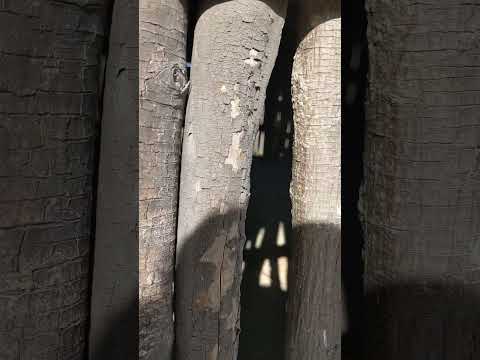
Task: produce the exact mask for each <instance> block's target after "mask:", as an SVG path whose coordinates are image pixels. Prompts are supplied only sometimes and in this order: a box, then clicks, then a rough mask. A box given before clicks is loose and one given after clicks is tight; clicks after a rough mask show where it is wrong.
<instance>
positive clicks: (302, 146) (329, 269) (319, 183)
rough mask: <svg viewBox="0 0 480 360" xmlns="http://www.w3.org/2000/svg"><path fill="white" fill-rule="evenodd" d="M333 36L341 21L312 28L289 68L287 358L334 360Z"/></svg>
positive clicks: (337, 147)
mask: <svg viewBox="0 0 480 360" xmlns="http://www.w3.org/2000/svg"><path fill="white" fill-rule="evenodd" d="M340 31H341V20H340V18H331V19H330V20H327V21H325V22H323V23H321V24H319V25H317V26H316V27H315V28H314V29H313V30H312V31H310V32H309V33H308V34H307V35H306V36H305V38H304V39H303V41H302V42H301V43H300V45H299V46H298V48H297V51H296V54H295V59H294V63H293V71H292V100H293V110H294V124H295V127H294V129H295V132H294V145H293V167H292V182H291V186H290V194H291V198H292V223H293V227H294V231H293V244H292V257H291V271H290V274H289V276H290V281H289V284H290V287H289V295H288V305H287V308H288V314H287V343H286V354H287V359H291V360H297V359H299V360H307V359H311V360H314V359H315V360H324V359H325V360H326V359H329V360H333V359H340V357H341V325H342V324H341V286H340V281H341V279H340V275H341V270H340V268H341V236H340V232H341V230H340V226H341V209H340V207H341V201H340V200H341V197H340V196H341V195H340V187H341V177H340V160H341V137H340V132H341V121H340V116H341V113H340V106H341V105H340V63H341V59H340V53H341V47H340V45H341V41H340Z"/></svg>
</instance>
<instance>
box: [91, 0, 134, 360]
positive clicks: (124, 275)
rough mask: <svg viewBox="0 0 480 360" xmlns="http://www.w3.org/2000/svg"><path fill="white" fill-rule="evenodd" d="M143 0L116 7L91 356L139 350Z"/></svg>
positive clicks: (121, 1)
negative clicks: (140, 33)
mask: <svg viewBox="0 0 480 360" xmlns="http://www.w3.org/2000/svg"><path fill="white" fill-rule="evenodd" d="M138 70H139V67H138V3H137V2H135V1H133V2H132V1H129V0H116V1H115V4H114V8H113V15H112V27H111V33H110V43H109V55H108V61H107V71H106V77H105V95H104V103H103V117H102V129H101V132H102V133H101V146H100V160H99V177H98V190H97V191H98V196H97V218H96V219H97V220H96V234H95V259H94V269H93V273H94V274H93V289H92V309H91V329H90V349H89V353H90V358H89V359H90V360H104V359H135V358H137V357H138V344H137V341H138V212H139V209H138V204H139V201H138V200H139V198H138V193H139V188H138V166H139V157H138V153H139V152H138V91H139V84H138Z"/></svg>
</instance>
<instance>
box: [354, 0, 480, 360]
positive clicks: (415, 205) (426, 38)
mask: <svg viewBox="0 0 480 360" xmlns="http://www.w3.org/2000/svg"><path fill="white" fill-rule="evenodd" d="M478 5H479V2H478V1H473V2H470V3H459V2H452V1H450V0H440V1H436V2H435V3H431V4H430V3H428V2H427V3H426V2H417V3H412V2H410V1H405V0H399V1H395V2H392V1H386V0H370V1H368V17H369V19H368V20H369V21H368V40H369V51H370V75H369V95H368V106H367V134H366V148H365V155H364V161H365V165H364V167H365V168H364V169H365V170H364V171H365V182H364V184H363V189H362V194H361V199H362V204H361V208H362V213H363V225H364V232H365V240H366V249H365V252H366V275H365V285H366V291H367V317H366V319H367V325H368V334H367V336H366V339H367V349H366V350H367V354H368V356H367V358H368V359H372V360H374V359H391V360H396V359H414V360H415V359H422V360H423V359H456V360H463V359H465V360H466V359H478V358H480V308H479V306H478V304H479V301H480V288H479V286H478V284H479V280H480V272H479V270H478V269H479V265H480V237H479V234H480V167H479V164H480V157H479V154H480V152H479V147H480V120H479V117H478V112H479V110H480V92H479V90H480V82H479V79H478V77H479V76H480V71H479V67H478V53H479V42H478V36H477V34H478V20H479V17H480V8H479V6H478Z"/></svg>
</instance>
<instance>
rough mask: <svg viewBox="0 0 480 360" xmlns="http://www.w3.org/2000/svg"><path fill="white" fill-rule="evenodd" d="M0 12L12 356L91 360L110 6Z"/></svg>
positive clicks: (1, 204)
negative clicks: (100, 119)
mask: <svg viewBox="0 0 480 360" xmlns="http://www.w3.org/2000/svg"><path fill="white" fill-rule="evenodd" d="M77 3H78V2H76V1H71V2H59V1H46V0H45V1H38V2H31V1H24V0H17V1H9V2H3V3H2V6H1V12H0V14H1V15H0V32H1V34H2V35H1V38H2V40H1V45H0V64H1V69H2V71H1V72H2V74H1V79H2V80H1V83H0V147H1V149H0V177H1V180H0V258H1V260H0V319H1V320H0V358H1V359H6V360H8V359H34V358H35V359H39V358H42V359H43V358H45V359H46V358H49V359H53V358H55V359H57V358H58V359H80V358H82V356H83V354H84V351H85V342H86V341H85V340H86V331H87V318H88V303H89V300H88V293H89V291H88V289H89V283H88V282H89V256H90V255H89V253H90V242H91V217H92V188H93V187H92V181H93V173H94V158H95V151H94V149H95V146H94V144H95V141H94V139H95V135H96V125H97V124H96V121H97V116H98V108H99V107H98V101H99V88H100V84H99V81H98V79H99V78H100V74H101V72H102V71H101V61H100V60H101V54H102V49H103V45H104V31H105V25H106V9H107V6H106V3H107V1H87V2H85V1H82V2H81V3H82V6H79V4H77Z"/></svg>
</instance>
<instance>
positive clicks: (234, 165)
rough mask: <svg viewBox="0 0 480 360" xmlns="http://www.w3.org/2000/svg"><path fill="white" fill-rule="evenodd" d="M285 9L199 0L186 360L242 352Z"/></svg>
mask: <svg viewBox="0 0 480 360" xmlns="http://www.w3.org/2000/svg"><path fill="white" fill-rule="evenodd" d="M285 8H286V2H285V1H265V2H264V1H258V0H234V1H228V2H223V1H204V2H203V3H202V4H201V10H202V13H201V16H200V18H199V20H198V23H197V25H196V28H195V34H194V44H193V58H192V73H191V86H192V87H191V92H190V97H189V100H188V106H187V113H186V124H185V130H184V139H183V151H182V164H181V176H180V198H179V219H178V242H177V254H176V278H175V280H176V283H175V290H176V294H175V304H176V305H175V310H176V312H175V321H176V358H177V359H178V360H186V359H189V360H192V359H205V358H208V359H234V358H236V354H237V348H238V338H239V320H240V319H239V311H240V308H239V300H240V299H239V295H240V294H239V288H240V280H241V266H242V250H243V245H244V240H245V231H244V222H245V213H246V209H247V203H248V199H249V173H250V165H251V159H252V150H253V141H254V137H255V134H256V132H257V131H258V126H259V122H260V119H261V118H262V116H263V107H264V100H265V90H266V87H267V83H268V80H269V77H270V74H271V71H272V68H273V65H274V62H275V58H276V56H277V51H278V46H279V41H280V36H281V31H282V27H283V23H284V16H285V10H286V9H285ZM202 224H204V225H205V224H206V225H205V226H202Z"/></svg>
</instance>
